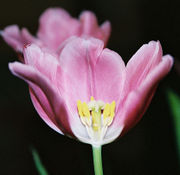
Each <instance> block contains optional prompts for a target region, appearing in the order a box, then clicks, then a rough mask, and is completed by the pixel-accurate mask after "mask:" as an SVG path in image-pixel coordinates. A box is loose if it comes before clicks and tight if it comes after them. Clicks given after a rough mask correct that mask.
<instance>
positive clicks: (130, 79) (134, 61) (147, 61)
mask: <svg viewBox="0 0 180 175" xmlns="http://www.w3.org/2000/svg"><path fill="white" fill-rule="evenodd" d="M161 59H162V48H161V45H160V43H159V42H155V41H151V42H149V43H148V44H145V45H143V46H142V47H141V48H140V49H139V50H138V51H137V52H136V54H135V55H134V56H133V57H132V58H131V59H130V60H129V62H128V64H127V66H126V74H127V79H126V85H125V88H126V89H125V92H124V95H126V94H127V92H129V91H131V90H133V89H136V88H137V87H138V86H139V85H140V84H141V83H142V82H143V81H144V79H145V78H146V76H147V75H148V74H149V73H150V72H151V71H152V70H153V69H154V67H156V66H157V65H158V63H159V62H160V61H161Z"/></svg>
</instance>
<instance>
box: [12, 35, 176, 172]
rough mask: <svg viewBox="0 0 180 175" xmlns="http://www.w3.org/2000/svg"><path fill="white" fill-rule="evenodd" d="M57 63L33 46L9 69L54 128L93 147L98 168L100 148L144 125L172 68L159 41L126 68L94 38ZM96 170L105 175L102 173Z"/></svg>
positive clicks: (77, 43)
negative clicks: (143, 121) (20, 80)
mask: <svg viewBox="0 0 180 175" xmlns="http://www.w3.org/2000/svg"><path fill="white" fill-rule="evenodd" d="M52 57H53V56H52V55H51V54H49V53H46V52H45V51H43V50H42V49H40V48H39V47H38V46H36V45H34V44H32V45H30V46H27V47H26V48H25V49H24V58H25V63H24V64H22V63H18V62H14V63H10V64H9V68H10V70H11V72H12V73H13V74H14V75H16V76H18V77H20V78H22V79H23V80H25V81H26V82H27V83H28V84H29V87H30V94H31V99H32V102H33V104H34V107H35V108H36V110H37V112H38V113H39V115H40V117H41V118H42V119H43V120H44V121H45V122H46V123H47V124H48V125H49V126H50V127H51V128H53V129H54V130H56V131H57V132H59V133H61V134H64V135H67V136H69V137H72V138H76V139H78V140H79V141H81V142H84V143H88V144H91V145H92V146H93V147H94V149H93V151H94V155H96V156H97V155H98V156H97V157H96V156H95V157H96V158H95V160H94V162H95V166H97V165H96V161H100V162H101V159H100V158H99V157H100V155H101V153H100V151H101V146H102V145H104V144H107V143H110V142H112V141H114V140H115V139H117V138H119V137H120V136H121V135H122V134H124V133H126V132H127V131H128V130H129V129H131V128H132V127H133V126H134V125H135V124H136V123H137V122H138V121H139V120H140V119H141V117H142V115H143V114H144V112H145V111H146V109H147V107H148V105H149V104H150V101H151V99H152V97H153V95H154V93H155V90H156V88H157V85H158V83H159V81H160V80H161V79H162V78H163V77H164V76H165V75H166V74H167V73H168V72H169V71H170V69H171V67H172V64H173V58H172V57H171V56H170V55H165V56H163V55H162V48H161V45H160V43H159V42H155V41H151V42H149V43H148V44H144V45H143V46H142V47H141V48H140V49H139V50H138V51H137V52H136V53H135V54H134V55H133V57H132V58H131V59H130V61H129V62H128V63H127V65H126V66H125V64H124V62H123V60H122V58H121V57H120V56H119V55H118V54H117V53H116V52H114V51H112V50H109V49H107V48H105V49H104V44H103V42H102V41H101V40H98V39H95V38H88V39H85V38H79V37H77V38H74V39H72V40H71V41H69V42H68V43H67V44H66V45H65V46H64V48H63V49H62V51H61V54H60V56H59V57H57V58H53V59H52ZM100 164H101V163H100ZM95 169H96V170H95V171H96V172H97V174H98V173H99V174H102V167H96V168H95Z"/></svg>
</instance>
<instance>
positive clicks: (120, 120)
mask: <svg viewBox="0 0 180 175" xmlns="http://www.w3.org/2000/svg"><path fill="white" fill-rule="evenodd" d="M172 64H173V58H172V57H171V56H170V55H166V56H164V57H163V58H162V61H161V62H160V63H159V64H158V65H157V66H156V67H155V68H154V70H152V71H151V73H149V74H148V75H147V77H146V79H145V80H144V81H143V82H142V84H141V85H140V86H139V87H138V88H137V89H135V90H133V91H131V92H130V93H129V95H128V96H127V98H126V99H124V104H123V105H122V106H119V109H118V111H119V112H117V116H116V117H115V119H114V121H113V124H112V131H114V129H115V128H118V127H120V126H122V125H124V126H125V128H124V130H123V134H124V133H126V132H127V131H128V130H129V129H131V128H132V127H133V126H134V125H135V124H136V123H137V122H138V121H139V120H140V119H141V117H142V115H143V114H144V112H145V111H146V109H147V107H148V105H149V103H150V101H151V99H152V96H153V95H154V92H155V89H156V87H157V85H158V83H159V81H160V80H161V79H162V78H163V77H164V76H165V75H166V74H167V73H168V72H169V71H170V69H171V67H172Z"/></svg>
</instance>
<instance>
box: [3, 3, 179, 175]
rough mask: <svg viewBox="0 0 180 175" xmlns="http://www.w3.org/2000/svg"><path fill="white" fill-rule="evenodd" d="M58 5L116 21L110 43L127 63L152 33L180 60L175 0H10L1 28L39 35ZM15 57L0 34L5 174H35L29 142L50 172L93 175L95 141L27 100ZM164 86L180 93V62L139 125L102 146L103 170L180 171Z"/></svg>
mask: <svg viewBox="0 0 180 175" xmlns="http://www.w3.org/2000/svg"><path fill="white" fill-rule="evenodd" d="M56 6H59V7H62V8H64V9H66V10H67V11H68V12H69V13H70V14H71V15H72V16H73V17H78V15H79V14H80V12H81V11H83V10H92V11H93V12H94V13H95V14H96V15H97V17H98V20H99V23H102V22H103V21H105V20H107V19H108V20H109V21H110V22H111V24H112V35H111V38H110V41H109V43H108V47H109V48H110V49H113V50H115V51H116V52H118V53H119V54H120V55H121V56H122V58H123V59H124V61H125V62H127V61H128V60H129V59H130V57H131V56H132V55H133V54H134V53H135V52H136V51H137V49H138V48H139V47H140V46H141V45H142V44H144V43H147V42H149V41H150V40H160V42H161V44H162V47H163V51H164V54H167V53H169V54H171V55H173V56H174V57H175V58H176V59H177V60H178V59H179V61H180V48H179V47H180V45H179V41H180V11H179V8H180V5H179V1H178V0H133V1H132V0H111V1H108V0H84V1H83V0H38V1H37V0H31V1H29V0H15V1H12V0H5V1H1V5H0V29H1V30H2V29H3V28H4V27H6V26H7V25H10V24H18V25H19V26H20V27H27V28H28V29H29V31H30V32H31V33H32V34H34V35H35V34H36V31H37V28H38V18H39V16H40V14H41V13H42V12H43V11H44V10H45V9H47V8H48V7H56ZM15 60H17V55H16V54H15V52H14V51H13V50H12V49H11V48H10V47H9V46H8V45H7V44H6V43H5V42H4V41H3V40H2V38H0V65H1V68H0V75H1V76H0V82H1V86H0V88H1V91H0V140H1V141H0V175H12V174H13V175H36V174H38V172H37V170H36V168H35V165H34V162H33V159H32V155H31V151H30V147H31V146H34V147H35V148H36V149H37V151H38V152H39V155H40V157H41V160H42V162H43V164H44V166H45V167H46V169H47V171H48V172H49V174H50V175H71V174H79V175H81V174H82V175H93V162H92V153H91V147H90V146H89V145H86V144H83V143H79V142H77V141H75V140H71V139H69V138H67V137H64V136H61V135H59V134H58V133H56V132H54V131H53V130H52V129H51V128H49V127H48V126H47V125H46V124H45V123H44V122H43V121H42V120H41V119H40V117H39V116H38V114H37V113H36V111H35V109H34V107H33V105H32V103H31V101H30V98H29V93H28V86H27V85H26V84H25V83H24V82H23V81H22V80H20V79H18V78H16V77H14V76H13V75H11V73H10V71H9V70H8V67H7V65H8V62H11V61H15ZM177 67H178V66H177ZM179 70H180V68H179ZM167 88H172V89H173V90H175V91H176V92H177V93H179V94H180V74H179V75H178V73H177V71H176V69H175V68H174V69H173V70H172V71H171V73H170V74H169V75H168V76H167V77H166V78H165V79H164V80H163V81H162V82H161V83H160V85H159V87H158V89H157V92H156V94H155V96H154V98H153V100H152V103H151V105H150V107H149V108H148V110H147V112H146V113H145V115H144V117H143V118H142V120H141V121H140V122H139V123H138V125H137V126H136V127H135V128H133V129H132V130H131V131H130V132H129V133H128V134H126V135H125V136H124V137H122V138H121V139H120V140H118V141H115V142H113V143H111V144H109V145H105V146H104V147H103V165H104V174H105V175H114V174H121V175H124V174H125V175H177V174H179V173H178V158H177V152H176V143H175V137H174V128H173V121H172V115H171V113H170V110H169V108H168V103H167V98H166V89H167Z"/></svg>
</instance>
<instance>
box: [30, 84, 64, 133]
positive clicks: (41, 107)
mask: <svg viewBox="0 0 180 175" xmlns="http://www.w3.org/2000/svg"><path fill="white" fill-rule="evenodd" d="M31 86H32V84H31ZM33 89H36V91H37V90H39V92H38V94H39V93H41V95H36V93H35V92H34V91H33V90H32V89H31V88H30V89H29V90H30V95H31V100H32V102H33V105H34V107H35V109H36V111H37V112H38V114H39V116H41V118H42V119H43V120H44V122H45V123H46V124H47V125H48V126H49V127H51V128H52V129H54V130H55V131H56V132H58V133H60V134H63V133H62V131H61V130H60V129H59V128H58V127H57V126H56V122H55V121H53V118H54V117H53V118H51V119H50V118H49V116H53V112H52V111H51V107H50V105H49V103H48V101H47V98H46V97H45V95H44V94H43V92H42V91H41V90H40V89H39V88H38V87H34V88H33ZM37 96H38V97H41V100H40V99H39V98H38V97H37ZM50 111H51V112H50ZM47 114H48V115H47ZM52 121H53V122H52Z"/></svg>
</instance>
